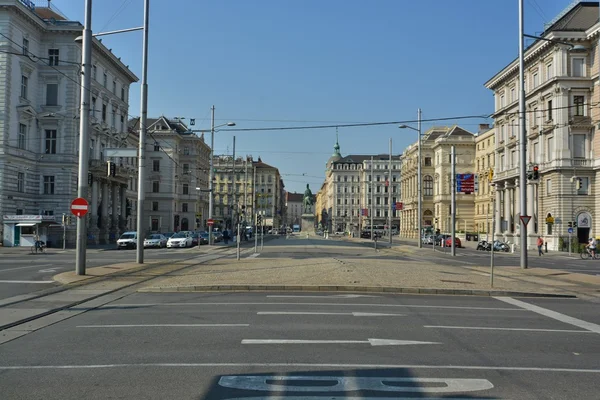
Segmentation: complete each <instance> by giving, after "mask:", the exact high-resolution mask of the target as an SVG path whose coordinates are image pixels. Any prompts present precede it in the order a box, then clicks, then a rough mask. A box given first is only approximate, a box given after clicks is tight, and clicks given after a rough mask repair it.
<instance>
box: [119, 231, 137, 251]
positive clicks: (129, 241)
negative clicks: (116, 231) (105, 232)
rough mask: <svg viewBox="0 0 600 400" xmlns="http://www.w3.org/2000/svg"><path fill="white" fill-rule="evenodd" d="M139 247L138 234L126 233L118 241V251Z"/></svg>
mask: <svg viewBox="0 0 600 400" xmlns="http://www.w3.org/2000/svg"><path fill="white" fill-rule="evenodd" d="M136 247H137V232H125V233H123V234H122V235H121V237H120V238H119V240H117V249H119V250H121V249H135V248H136Z"/></svg>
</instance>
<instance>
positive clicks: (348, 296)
mask: <svg viewBox="0 0 600 400" xmlns="http://www.w3.org/2000/svg"><path fill="white" fill-rule="evenodd" d="M267 297H279V298H296V299H355V298H358V297H381V296H371V295H368V294H331V295H322V296H313V295H305V296H303V295H285V294H269V295H267Z"/></svg>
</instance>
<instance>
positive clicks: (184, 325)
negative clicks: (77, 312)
mask: <svg viewBox="0 0 600 400" xmlns="http://www.w3.org/2000/svg"><path fill="white" fill-rule="evenodd" d="M235 326H250V324H135V325H134V324H132V325H78V326H77V328H205V327H206V328H208V327H219V328H220V327H235Z"/></svg>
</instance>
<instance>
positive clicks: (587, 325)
mask: <svg viewBox="0 0 600 400" xmlns="http://www.w3.org/2000/svg"><path fill="white" fill-rule="evenodd" d="M494 298H495V299H497V300H500V301H503V302H505V303H508V304H512V305H515V306H517V307H521V308H522V309H524V310H528V311H533V312H534V313H537V314H540V315H543V316H545V317H548V318H552V319H555V320H557V321H560V322H564V323H565V324H569V325H574V326H578V327H579V328H583V329H587V330H588V331H591V332H595V333H600V325H597V324H594V323H591V322H587V321H583V320H581V319H577V318H573V317H569V316H568V315H565V314H561V313H559V312H556V311H552V310H549V309H547V308H543V307H540V306H536V305H533V304H530V303H525V302H524V301H521V300H517V299H513V298H512V297H500V296H498V297H494Z"/></svg>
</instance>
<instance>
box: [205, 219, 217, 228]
mask: <svg viewBox="0 0 600 400" xmlns="http://www.w3.org/2000/svg"><path fill="white" fill-rule="evenodd" d="M214 224H215V221H214V220H213V219H209V220H207V221H206V225H208V226H213V225H214Z"/></svg>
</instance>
